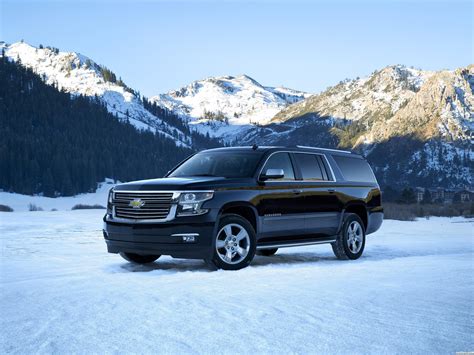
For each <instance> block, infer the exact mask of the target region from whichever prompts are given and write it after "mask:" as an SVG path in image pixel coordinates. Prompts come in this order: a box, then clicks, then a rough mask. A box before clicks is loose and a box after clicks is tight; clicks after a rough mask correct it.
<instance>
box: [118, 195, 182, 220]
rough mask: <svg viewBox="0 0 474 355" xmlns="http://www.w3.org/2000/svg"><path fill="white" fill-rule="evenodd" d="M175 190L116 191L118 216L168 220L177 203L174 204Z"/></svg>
mask: <svg viewBox="0 0 474 355" xmlns="http://www.w3.org/2000/svg"><path fill="white" fill-rule="evenodd" d="M172 201H173V192H132V191H130V192H126V191H115V192H114V195H113V199H112V206H113V214H114V217H116V218H125V219H132V220H137V221H138V220H167V219H170V218H171V217H173V216H172V212H173V211H174V210H175V208H173V207H175V206H176V205H173V204H172Z"/></svg>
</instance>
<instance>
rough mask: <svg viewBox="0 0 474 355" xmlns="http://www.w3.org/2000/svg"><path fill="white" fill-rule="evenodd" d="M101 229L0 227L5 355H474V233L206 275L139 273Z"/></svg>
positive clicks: (32, 222) (392, 234) (43, 221)
mask: <svg viewBox="0 0 474 355" xmlns="http://www.w3.org/2000/svg"><path fill="white" fill-rule="evenodd" d="M102 215H103V211H68V212H60V211H59V212H18V213H16V212H14V213H0V244H1V248H2V257H1V258H0V270H1V272H0V309H1V314H2V316H1V317H0V329H1V330H2V331H1V333H0V334H1V335H0V352H1V353H2V354H32V353H57V354H65V353H81V354H88V353H137V352H139V353H146V354H151V353H170V354H197V353H202V354H217V353H218V354H221V353H223V354H255V353H256V354H262V353H266V354H270V353H279V354H314V353H322V354H394V353H400V354H454V353H455V352H457V351H469V350H472V349H473V348H474V337H473V334H474V331H473V330H474V329H473V318H474V314H473V307H472V305H473V304H474V298H473V297H474V296H473V295H474V279H473V276H472V275H473V271H474V270H473V263H472V260H473V258H474V252H473V245H474V244H473V243H474V239H473V238H474V235H473V228H474V222H473V221H472V220H466V219H463V218H453V219H448V218H431V219H430V220H425V219H422V220H418V221H417V222H399V221H385V222H384V224H383V225H382V228H381V229H380V230H379V231H378V232H377V233H375V234H373V235H370V236H368V239H367V245H366V250H365V252H364V255H363V257H362V258H361V259H359V260H356V261H339V260H336V259H335V257H334V255H333V253H332V250H331V247H330V246H329V245H321V246H311V247H300V248H288V249H282V250H279V251H278V253H277V254H276V255H275V256H274V257H264V256H257V257H256V258H255V260H254V262H253V263H252V264H251V265H250V267H248V268H246V269H243V270H239V271H235V272H231V271H214V272H212V271H210V270H209V269H208V268H207V267H206V266H205V264H204V263H203V262H202V261H200V260H194V261H193V260H178V259H171V258H169V257H161V258H160V259H158V260H157V262H156V263H154V264H151V265H147V266H136V265H132V264H129V263H127V262H125V261H124V260H122V259H121V258H120V256H118V255H113V254H107V252H106V247H105V243H104V241H103V237H102ZM137 344H139V346H137Z"/></svg>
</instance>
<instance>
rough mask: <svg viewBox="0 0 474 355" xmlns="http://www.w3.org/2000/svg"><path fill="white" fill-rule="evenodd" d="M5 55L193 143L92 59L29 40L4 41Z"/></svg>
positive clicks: (144, 125) (141, 125) (138, 122)
mask: <svg viewBox="0 0 474 355" xmlns="http://www.w3.org/2000/svg"><path fill="white" fill-rule="evenodd" d="M2 49H3V51H4V53H5V56H7V57H8V58H10V59H11V60H14V61H19V62H21V64H22V65H24V66H26V67H28V68H31V69H33V70H34V72H35V73H37V74H39V75H40V76H42V77H43V79H44V81H45V82H46V83H47V84H50V85H55V86H56V87H57V88H58V89H60V90H64V91H66V92H69V93H71V94H73V95H85V96H98V97H99V98H100V99H101V100H102V102H103V103H105V105H106V107H107V109H108V111H109V112H111V113H113V114H115V115H116V116H117V117H118V118H120V119H123V120H128V121H129V122H130V123H131V124H133V125H134V126H135V127H137V128H138V129H144V130H151V131H152V132H158V133H160V134H163V135H166V136H168V137H169V138H172V139H174V140H175V141H176V144H177V145H183V146H191V145H192V139H191V138H190V137H189V136H188V135H187V134H186V133H185V132H183V131H181V130H180V129H178V128H177V127H174V126H172V125H170V124H168V123H167V122H165V121H163V120H162V119H160V118H159V117H157V116H155V115H153V114H152V113H150V112H149V111H148V110H146V109H145V108H144V107H143V104H142V101H141V100H140V98H139V97H138V95H137V94H136V93H135V92H134V91H133V90H132V89H130V88H129V87H127V86H126V85H125V84H124V83H123V82H122V80H121V79H119V78H117V77H116V76H115V74H114V73H113V72H111V71H110V70H108V69H107V68H106V67H104V66H100V65H98V64H96V63H95V62H94V61H93V60H92V59H90V58H88V57H86V56H84V55H82V54H79V53H76V52H62V51H59V50H58V49H57V48H53V47H44V48H43V47H42V46H40V48H36V47H33V46H31V45H29V44H27V43H23V42H17V43H14V44H11V45H6V44H4V43H3V44H2Z"/></svg>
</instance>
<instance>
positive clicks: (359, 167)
mask: <svg viewBox="0 0 474 355" xmlns="http://www.w3.org/2000/svg"><path fill="white" fill-rule="evenodd" d="M333 158H334V160H335V161H336V163H337V165H338V166H339V169H341V172H342V175H344V178H345V179H346V180H349V181H359V182H377V181H376V180H375V177H374V174H373V172H372V169H371V168H370V166H369V163H367V162H366V161H365V160H364V159H360V158H355V157H354V158H351V157H344V156H337V155H333Z"/></svg>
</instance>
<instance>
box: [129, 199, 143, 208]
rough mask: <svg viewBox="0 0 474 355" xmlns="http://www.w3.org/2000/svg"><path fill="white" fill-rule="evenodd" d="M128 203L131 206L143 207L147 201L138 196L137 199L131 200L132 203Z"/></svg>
mask: <svg viewBox="0 0 474 355" xmlns="http://www.w3.org/2000/svg"><path fill="white" fill-rule="evenodd" d="M128 205H129V206H130V207H133V208H141V207H143V206H144V205H145V201H142V200H141V199H139V198H136V199H134V200H132V201H130V203H129V204H128Z"/></svg>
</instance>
